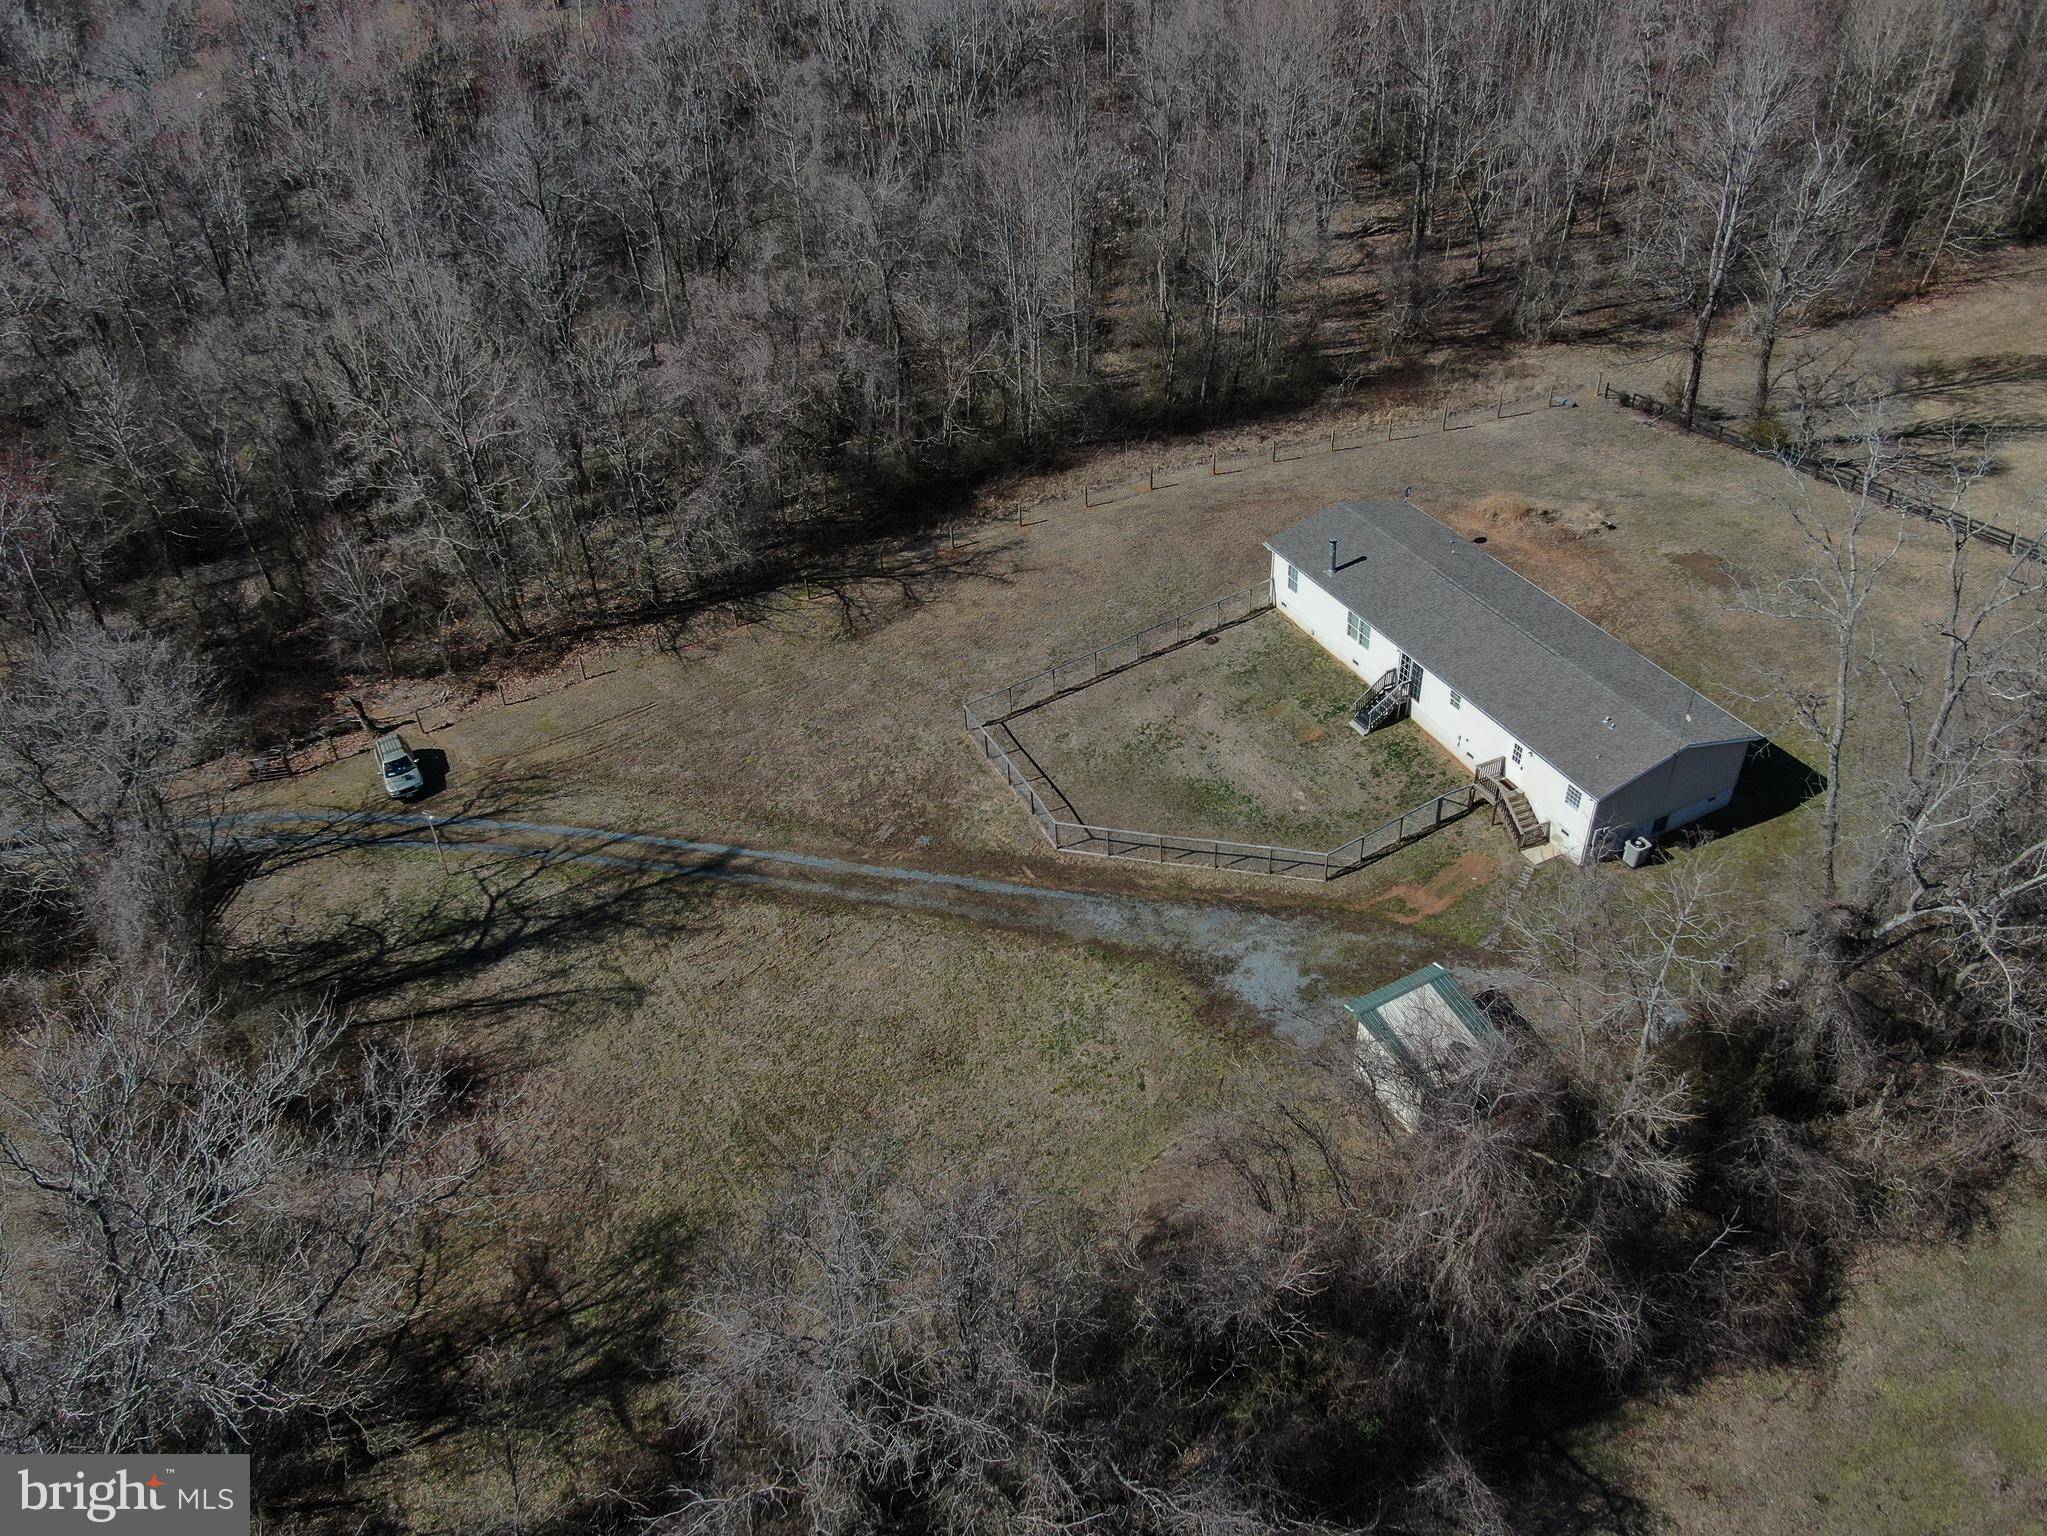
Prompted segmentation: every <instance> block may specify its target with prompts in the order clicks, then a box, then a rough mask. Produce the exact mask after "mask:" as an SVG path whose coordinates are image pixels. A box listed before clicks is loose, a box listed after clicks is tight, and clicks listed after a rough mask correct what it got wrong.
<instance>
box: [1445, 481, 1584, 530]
mask: <svg viewBox="0 0 2047 1536" xmlns="http://www.w3.org/2000/svg"><path fill="white" fill-rule="evenodd" d="M1456 521H1457V522H1458V523H1459V524H1460V525H1465V524H1468V525H1470V530H1471V531H1472V532H1475V533H1485V532H1487V531H1488V530H1491V529H1498V530H1499V531H1500V532H1502V533H1506V532H1519V531H1533V530H1535V529H1538V528H1555V529H1559V530H1561V531H1562V532H1565V533H1604V532H1609V531H1611V530H1612V529H1613V528H1614V527H1615V526H1616V525H1615V523H1614V520H1613V518H1612V517H1611V516H1610V515H1609V514H1608V512H1607V511H1606V509H1605V508H1604V507H1601V506H1599V505H1597V504H1596V503H1593V502H1589V501H1563V502H1554V503H1549V502H1545V503H1537V502H1532V501H1529V500H1528V499H1527V498H1525V497H1522V496H1515V495H1512V494H1510V493H1508V492H1505V491H1496V492H1494V493H1493V494H1492V495H1490V496H1481V497H1480V498H1479V499H1478V500H1477V501H1475V502H1473V503H1472V504H1471V505H1470V506H1469V507H1468V508H1465V509H1463V516H1461V517H1459V518H1457V519H1456Z"/></svg>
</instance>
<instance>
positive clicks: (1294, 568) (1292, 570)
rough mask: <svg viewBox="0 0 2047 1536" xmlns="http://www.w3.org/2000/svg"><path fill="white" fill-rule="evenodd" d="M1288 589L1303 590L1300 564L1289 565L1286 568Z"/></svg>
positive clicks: (1290, 590)
mask: <svg viewBox="0 0 2047 1536" xmlns="http://www.w3.org/2000/svg"><path fill="white" fill-rule="evenodd" d="M1286 589H1287V591H1289V592H1298V591H1300V590H1301V568H1300V567H1299V566H1298V565H1289V566H1288V567H1287V568H1286Z"/></svg>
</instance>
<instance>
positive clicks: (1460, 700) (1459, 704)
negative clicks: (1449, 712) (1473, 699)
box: [1443, 683, 1464, 709]
mask: <svg viewBox="0 0 2047 1536" xmlns="http://www.w3.org/2000/svg"><path fill="white" fill-rule="evenodd" d="M1443 686H1444V687H1445V688H1450V685H1449V684H1448V683H1445V684H1444V685H1443ZM1450 707H1451V708H1452V709H1462V708H1464V695H1463V694H1461V693H1459V692H1458V691H1457V690H1456V689H1455V688H1450Z"/></svg>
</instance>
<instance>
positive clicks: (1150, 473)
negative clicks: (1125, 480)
mask: <svg viewBox="0 0 2047 1536" xmlns="http://www.w3.org/2000/svg"><path fill="white" fill-rule="evenodd" d="M1144 488H1145V489H1146V490H1147V491H1155V490H1157V489H1158V488H1159V467H1158V465H1156V464H1154V465H1152V466H1150V467H1149V468H1148V469H1146V470H1145V472H1144Z"/></svg>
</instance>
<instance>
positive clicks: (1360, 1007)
mask: <svg viewBox="0 0 2047 1536" xmlns="http://www.w3.org/2000/svg"><path fill="white" fill-rule="evenodd" d="M1422 987H1432V988H1434V989H1435V993H1436V996H1438V997H1439V998H1441V999H1442V1000H1443V1001H1444V1002H1445V1003H1447V1004H1448V1005H1449V1006H1450V1010H1451V1012H1453V1013H1455V1014H1456V1015H1457V1017H1458V1019H1459V1020H1460V1021H1461V1022H1462V1023H1463V1025H1464V1027H1465V1028H1466V1029H1468V1030H1470V1031H1471V1035H1472V1038H1473V1039H1474V1040H1486V1039H1491V1038H1492V1037H1494V1036H1496V1035H1498V1034H1499V1032H1500V1031H1499V1028H1498V1026H1496V1025H1495V1024H1494V1023H1493V1021H1492V1020H1491V1019H1489V1018H1487V1017H1486V1016H1485V1011H1484V1010H1483V1009H1481V1008H1480V1007H1479V1006H1478V1004H1477V1003H1474V1002H1473V1001H1472V1000H1471V998H1470V997H1469V996H1467V995H1466V993H1465V991H1464V988H1462V987H1460V986H1459V985H1458V984H1457V978H1456V977H1455V976H1452V975H1451V974H1450V973H1449V971H1447V970H1445V969H1444V968H1443V967H1442V966H1441V965H1440V964H1437V963H1436V962H1434V961H1431V962H1430V963H1429V964H1427V965H1425V966H1423V967H1422V968H1421V969H1420V970H1418V971H1414V972H1412V973H1410V974H1408V975H1406V976H1403V977H1401V978H1400V979H1399V980H1398V981H1389V982H1387V983H1386V985H1385V986H1383V987H1380V988H1379V989H1378V990H1377V991H1375V992H1367V993H1366V994H1365V995H1364V996H1363V997H1354V998H1351V999H1350V1000H1349V1001H1348V1002H1346V1003H1345V1004H1344V1005H1343V1006H1344V1011H1345V1012H1347V1013H1349V1014H1350V1015H1351V1017H1352V1018H1354V1019H1356V1020H1357V1021H1358V1023H1360V1024H1362V1025H1363V1026H1364V1027H1365V1028H1366V1029H1367V1030H1369V1031H1370V1032H1371V1035H1372V1038H1373V1039H1374V1040H1376V1041H1378V1042H1379V1043H1380V1044H1381V1045H1383V1046H1385V1047H1386V1049H1387V1050H1389V1051H1392V1052H1394V1053H1395V1054H1396V1055H1398V1056H1400V1057H1401V1058H1403V1059H1404V1060H1408V1061H1412V1060H1413V1057H1412V1055H1411V1054H1410V1053H1409V1051H1408V1049H1407V1045H1406V1043H1405V1042H1404V1041H1402V1040H1401V1038H1400V1034H1399V1032H1398V1031H1397V1030H1395V1029H1393V1028H1392V1027H1391V1026H1390V1025H1388V1024H1387V1022H1386V1020H1385V1019H1384V1018H1383V1017H1382V1016H1381V1015H1380V1012H1379V1010H1380V1009H1382V1008H1384V1007H1385V1006H1386V1005H1387V1004H1388V1003H1390V1002H1392V1001H1394V1000H1395V999H1396V998H1402V997H1405V996H1407V994H1408V993H1410V992H1414V991H1418V990H1419V989H1420V988H1422Z"/></svg>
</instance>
